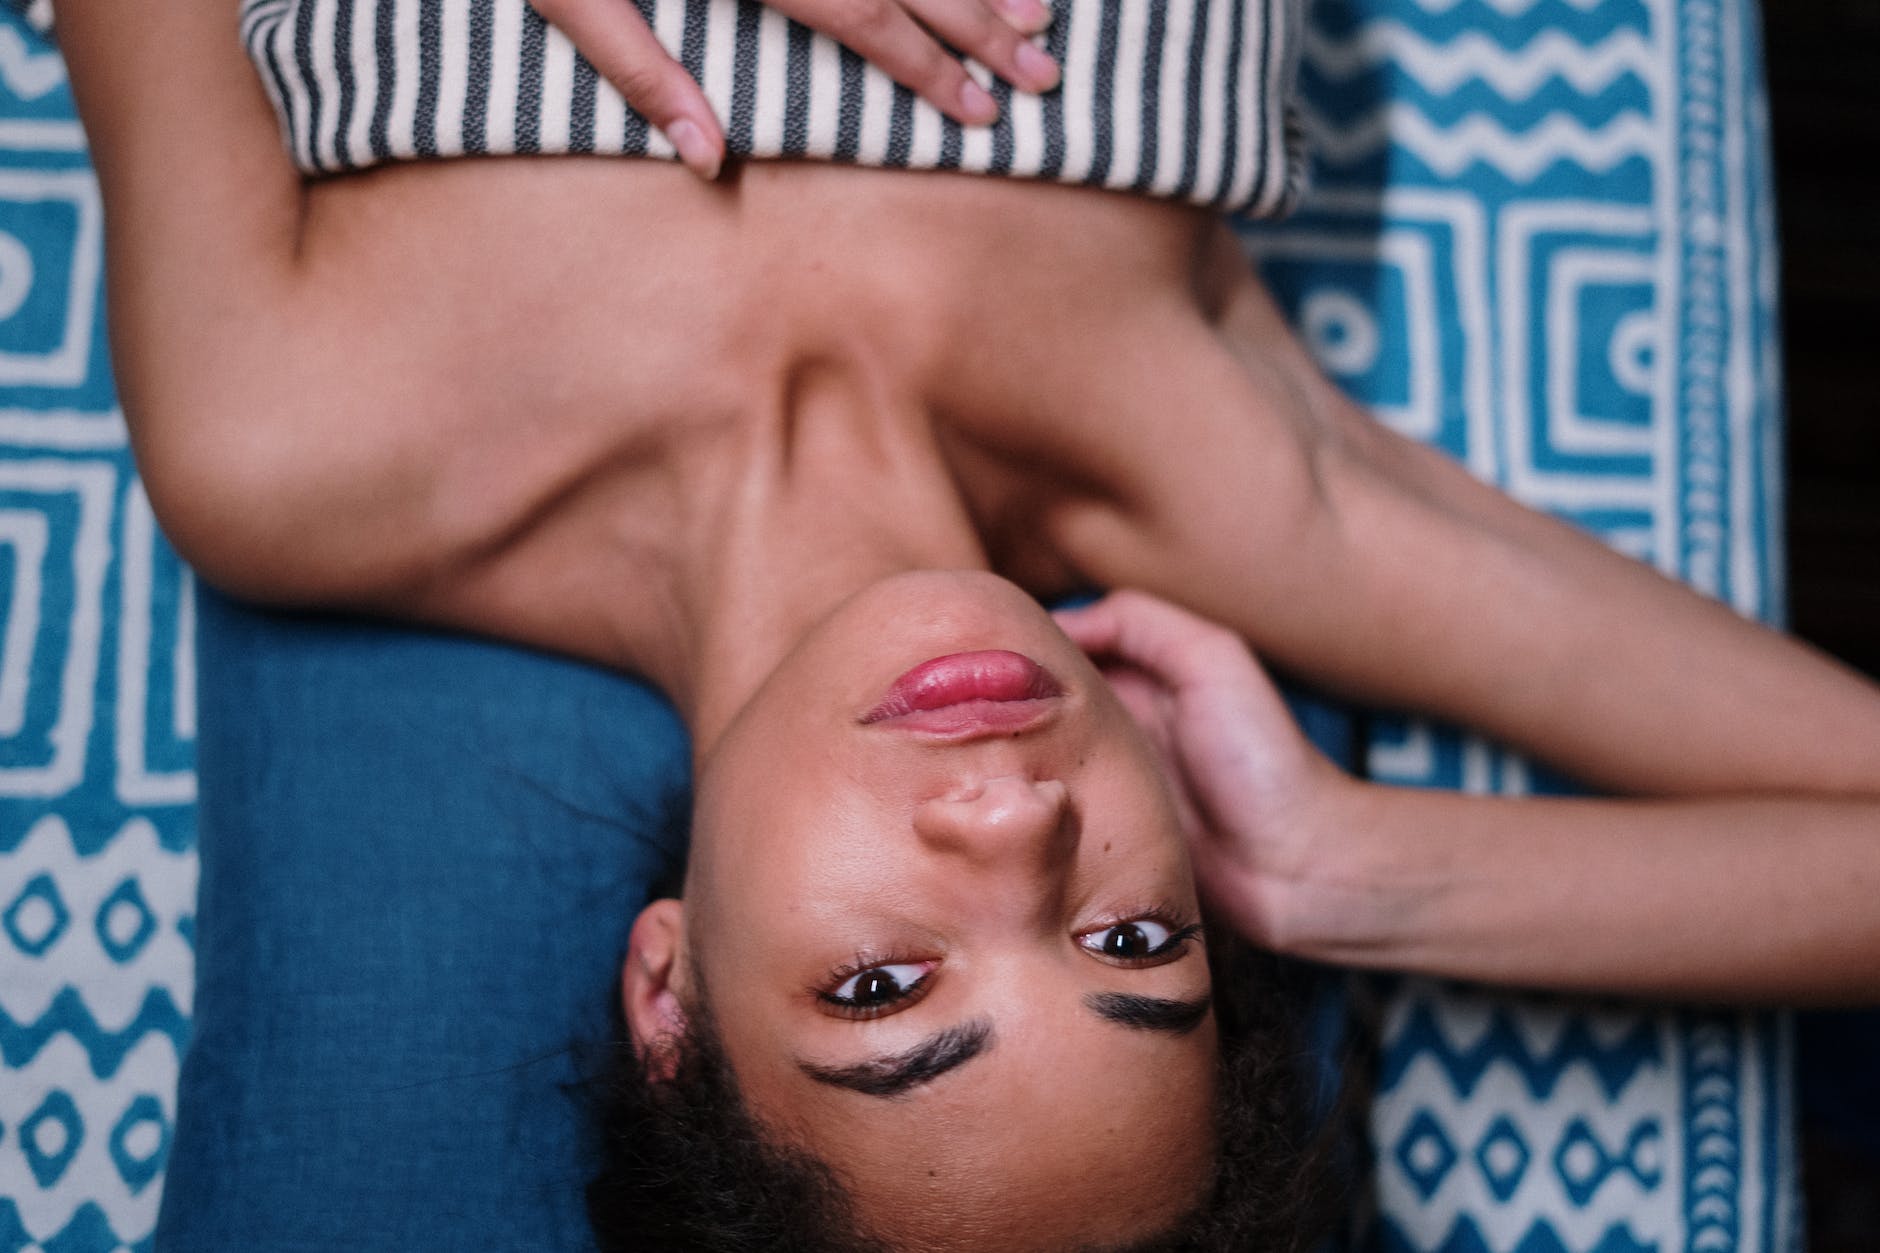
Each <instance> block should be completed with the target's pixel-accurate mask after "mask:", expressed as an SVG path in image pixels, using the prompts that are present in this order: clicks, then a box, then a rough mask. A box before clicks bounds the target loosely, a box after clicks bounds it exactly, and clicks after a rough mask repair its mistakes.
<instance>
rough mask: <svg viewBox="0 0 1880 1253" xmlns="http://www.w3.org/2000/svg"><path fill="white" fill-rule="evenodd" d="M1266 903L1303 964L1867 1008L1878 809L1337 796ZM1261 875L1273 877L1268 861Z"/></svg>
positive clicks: (1781, 803) (1878, 948)
mask: <svg viewBox="0 0 1880 1253" xmlns="http://www.w3.org/2000/svg"><path fill="white" fill-rule="evenodd" d="M1323 813H1324V814H1326V815H1328V816H1332V815H1335V817H1333V818H1332V819H1331V821H1332V822H1333V823H1335V825H1336V826H1337V828H1338V829H1336V830H1333V829H1323V830H1320V831H1315V832H1314V833H1313V838H1312V839H1310V840H1302V841H1298V842H1295V843H1293V845H1292V846H1293V847H1295V848H1300V849H1301V850H1302V851H1301V854H1300V856H1299V857H1298V858H1297V859H1296V864H1295V865H1294V866H1293V867H1292V869H1291V870H1290V872H1277V873H1276V872H1275V870H1274V868H1273V864H1272V862H1273V859H1269V860H1268V863H1267V868H1266V870H1265V871H1263V873H1265V874H1267V875H1268V881H1265V882H1261V881H1258V880H1255V879H1252V878H1243V879H1241V880H1240V881H1239V882H1238V884H1237V886H1236V887H1235V888H1233V889H1231V890H1233V891H1235V892H1238V893H1240V894H1241V895H1242V896H1243V897H1245V898H1248V899H1251V898H1252V897H1253V896H1254V895H1255V894H1258V895H1259V897H1260V899H1262V900H1264V901H1265V902H1267V906H1268V908H1267V913H1266V915H1265V916H1266V917H1267V919H1268V920H1269V922H1270V925H1271V927H1272V930H1273V932H1274V934H1273V935H1272V936H1271V937H1270V938H1271V939H1273V940H1274V941H1276V942H1277V943H1278V944H1279V946H1280V947H1282V948H1284V949H1285V950H1287V951H1290V952H1294V953H1297V954H1299V955H1302V956H1307V957H1312V958H1317V959H1321V960H1327V961H1333V962H1341V963H1349V964H1354V965H1363V966H1374V967H1382V968H1387V969H1394V970H1405V971H1416V972H1422V973H1430V974H1438V975H1444V976H1451V977H1457V978H1467V979H1480V980H1486V981H1491V982H1496V983H1513V984H1523V985H1530V986H1539V987H1551V988H1563V989H1572V990H1581V991H1598V992H1615V993H1623V994H1640V995H1653V996H1669V997H1676V998H1681V999H1692V1000H1702V1001H1727V1002H1773V1001H1782V1002H1810V1003H1834V1002H1873V1001H1876V1000H1880V802H1876V801H1869V800H1841V799H1817V798H1781V797H1769V798H1764V797H1757V798H1742V799H1716V800H1689V801H1618V800H1598V799H1510V798H1489V797H1475V796H1463V795H1457V794H1455V793H1448V792H1434V791H1418V790H1409V789H1395V788H1385V787H1377V786H1371V785H1362V784H1354V785H1350V786H1349V787H1348V788H1346V789H1345V790H1344V792H1343V794H1342V797H1341V799H1340V800H1338V801H1337V802H1336V803H1334V804H1332V805H1330V806H1327V807H1326V808H1325V809H1324V810H1323ZM1278 860H1282V861H1283V860H1284V859H1283V858H1282V859H1278Z"/></svg>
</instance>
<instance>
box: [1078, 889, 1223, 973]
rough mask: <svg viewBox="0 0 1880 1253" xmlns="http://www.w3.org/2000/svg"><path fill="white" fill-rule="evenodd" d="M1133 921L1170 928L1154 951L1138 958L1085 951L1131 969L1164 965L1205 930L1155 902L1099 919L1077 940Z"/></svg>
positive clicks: (1113, 964) (1180, 953)
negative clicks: (1107, 918)
mask: <svg viewBox="0 0 1880 1253" xmlns="http://www.w3.org/2000/svg"><path fill="white" fill-rule="evenodd" d="M1132 922H1153V923H1156V924H1157V925H1159V926H1163V927H1167V928H1168V931H1169V936H1168V939H1166V940H1164V941H1163V942H1162V944H1161V945H1160V946H1159V947H1158V948H1157V949H1156V950H1155V951H1154V952H1152V953H1148V954H1145V955H1144V956H1142V957H1137V958H1118V957H1104V956H1102V955H1101V954H1098V953H1095V952H1094V951H1092V950H1090V949H1088V948H1086V949H1085V951H1086V952H1091V954H1092V956H1095V957H1096V958H1097V959H1098V960H1099V961H1103V962H1107V963H1109V964H1110V965H1112V966H1121V967H1123V968H1125V969H1129V970H1140V969H1146V968H1147V967H1150V966H1161V965H1165V964H1167V963H1168V962H1172V961H1174V960H1175V959H1176V958H1178V957H1180V956H1181V955H1182V954H1183V953H1185V952H1186V951H1187V949H1188V945H1189V943H1190V942H1191V941H1193V940H1196V939H1198V938H1200V937H1201V934H1202V926H1201V924H1200V923H1199V922H1186V923H1185V922H1183V921H1181V915H1180V914H1178V913H1177V912H1176V911H1175V910H1173V909H1170V908H1168V907H1167V906H1162V905H1153V906H1145V907H1143V908H1140V909H1132V910H1126V911H1124V912H1122V913H1119V914H1115V915H1113V916H1112V917H1111V918H1110V920H1109V921H1107V922H1103V923H1099V924H1098V925H1096V926H1094V927H1091V928H1090V929H1089V930H1087V931H1083V932H1080V933H1079V934H1078V936H1077V940H1078V943H1079V944H1082V942H1083V941H1084V940H1085V939H1086V938H1088V937H1090V936H1093V935H1102V934H1103V933H1104V932H1105V931H1108V930H1110V929H1111V928H1112V927H1121V926H1125V925H1127V924H1128V923H1132Z"/></svg>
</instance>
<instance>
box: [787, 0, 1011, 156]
mask: <svg viewBox="0 0 1880 1253" xmlns="http://www.w3.org/2000/svg"><path fill="white" fill-rule="evenodd" d="M952 2H953V3H959V2H960V0H952ZM972 2H973V3H977V0H972ZM775 7H776V8H777V9H778V10H779V11H781V12H783V13H785V14H787V15H789V16H791V17H794V18H796V19H797V20H798V21H799V22H803V23H804V24H805V25H808V26H812V27H814V28H816V29H817V30H820V31H822V32H823V33H824V34H826V35H828V36H830V37H831V38H833V39H835V40H837V41H839V42H841V43H842V44H844V45H846V46H847V47H848V48H849V49H850V50H851V51H853V52H855V53H856V54H857V55H858V56H861V57H862V58H864V59H865V60H867V61H869V62H870V63H871V64H873V65H875V66H877V67H879V68H880V70H881V71H882V72H883V73H884V74H886V75H887V76H888V77H889V78H892V79H893V80H894V81H895V82H897V83H899V84H901V85H902V86H903V87H906V88H907V89H908V90H909V91H912V92H914V93H915V94H917V95H919V96H920V98H921V99H923V100H925V101H927V102H928V103H929V104H931V105H933V107H934V108H936V109H938V110H940V111H941V112H942V113H944V114H946V115H947V116H948V117H950V118H952V119H953V120H954V121H956V122H959V123H960V124H961V125H964V126H990V125H991V124H992V123H993V122H995V121H997V120H998V117H999V106H998V102H997V101H995V100H993V98H992V93H991V92H989V91H987V90H986V89H985V88H984V87H982V86H980V85H979V83H977V82H975V81H974V80H973V78H972V76H971V75H970V74H968V73H967V72H966V67H965V66H964V65H962V64H961V63H960V60H959V58H958V57H955V56H953V55H952V54H951V53H949V52H948V51H947V50H946V49H945V48H943V47H942V46H941V45H940V41H939V40H938V39H936V38H935V37H934V35H933V34H932V33H931V32H929V31H928V30H926V29H925V28H924V27H922V26H921V25H920V23H918V22H916V21H915V20H914V19H913V18H912V17H910V16H909V15H908V13H907V11H906V10H905V9H903V8H902V7H901V4H900V2H899V0H835V2H834V4H833V5H831V4H830V3H828V2H825V3H823V4H821V5H816V4H812V3H808V2H807V0H791V2H790V3H787V4H786V3H783V0H778V3H777V4H776V6H775ZM1007 29H1008V30H1009V29H1010V28H1009V27H1008V28H1007Z"/></svg>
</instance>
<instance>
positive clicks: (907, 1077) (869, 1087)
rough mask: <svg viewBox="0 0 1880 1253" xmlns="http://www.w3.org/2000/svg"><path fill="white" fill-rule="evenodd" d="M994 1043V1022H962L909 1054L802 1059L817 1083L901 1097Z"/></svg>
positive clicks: (806, 1071) (963, 1063)
mask: <svg viewBox="0 0 1880 1253" xmlns="http://www.w3.org/2000/svg"><path fill="white" fill-rule="evenodd" d="M991 1043H992V1024H991V1023H989V1022H986V1021H984V1020H978V1021H974V1022H968V1023H962V1024H961V1025H959V1026H957V1027H948V1028H947V1029H946V1030H945V1031H940V1032H936V1033H935V1034H933V1035H930V1036H928V1037H927V1038H926V1039H925V1040H922V1041H921V1042H920V1043H919V1044H916V1045H915V1046H914V1047H913V1048H911V1049H909V1050H908V1051H907V1052H905V1053H894V1054H889V1055H887V1056H884V1057H871V1058H869V1059H868V1060H867V1061H865V1062H857V1063H855V1064H854V1065H853V1066H818V1065H816V1064H815V1063H814V1062H805V1061H799V1062H798V1063H797V1065H798V1066H801V1067H802V1068H803V1073H804V1074H806V1075H808V1076H809V1077H810V1078H812V1079H814V1080H815V1081H816V1082H817V1083H826V1084H829V1085H830V1086H832V1087H837V1088H848V1089H849V1090H850V1091H853V1092H860V1093H862V1094H863V1095H864V1096H899V1095H901V1094H902V1093H903V1092H905V1091H907V1090H908V1089H909V1088H912V1087H916V1086H918V1085H920V1084H923V1083H928V1082H930V1081H932V1080H934V1079H937V1078H939V1077H940V1076H941V1075H944V1074H945V1073H946V1072H947V1071H949V1070H952V1069H953V1068H954V1067H955V1066H963V1065H965V1064H966V1063H967V1062H970V1061H971V1060H973V1058H975V1057H977V1056H979V1055H980V1054H981V1053H983V1052H985V1051H986V1048H987V1046H988V1045H990V1044H991Z"/></svg>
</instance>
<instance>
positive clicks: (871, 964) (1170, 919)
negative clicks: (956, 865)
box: [811, 906, 1202, 1022]
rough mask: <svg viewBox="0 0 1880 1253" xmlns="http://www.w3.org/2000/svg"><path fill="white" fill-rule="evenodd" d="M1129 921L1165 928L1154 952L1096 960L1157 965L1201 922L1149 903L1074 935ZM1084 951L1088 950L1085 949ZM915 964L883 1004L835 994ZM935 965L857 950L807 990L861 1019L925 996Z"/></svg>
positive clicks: (831, 1008)
mask: <svg viewBox="0 0 1880 1253" xmlns="http://www.w3.org/2000/svg"><path fill="white" fill-rule="evenodd" d="M1132 922H1153V923H1156V924H1157V925H1159V926H1163V927H1166V928H1168V931H1169V936H1168V939H1166V940H1164V941H1163V942H1162V944H1161V945H1160V946H1159V947H1158V948H1157V949H1156V950H1155V951H1154V952H1152V953H1148V954H1146V955H1144V956H1142V957H1137V958H1116V957H1103V956H1101V955H1096V954H1093V955H1095V956H1097V957H1098V960H1099V961H1104V962H1108V963H1109V964H1110V965H1113V966H1121V967H1124V968H1126V969H1143V968H1147V967H1150V966H1160V965H1164V964H1166V963H1168V962H1171V961H1174V960H1175V959H1176V958H1178V957H1180V956H1181V955H1182V954H1183V953H1184V952H1185V951H1186V950H1187V948H1188V945H1189V943H1190V942H1192V941H1193V940H1195V939H1197V938H1199V937H1200V936H1201V930H1202V929H1201V924H1200V923H1198V922H1190V923H1183V922H1181V921H1180V920H1179V918H1178V916H1177V915H1176V913H1175V911H1174V910H1172V909H1168V908H1166V907H1164V906H1152V907H1148V908H1143V909H1134V910H1126V911H1123V912H1121V913H1118V914H1116V915H1114V916H1113V917H1112V918H1111V920H1110V921H1108V922H1103V923H1099V924H1098V925H1097V926H1094V927H1091V928H1090V929H1089V930H1087V931H1082V932H1079V933H1078V934H1077V936H1076V937H1075V938H1076V940H1077V942H1078V943H1079V945H1082V943H1083V941H1084V939H1085V938H1086V937H1088V936H1093V935H1101V934H1103V933H1104V932H1105V931H1108V930H1110V929H1111V928H1112V927H1120V926H1124V925H1126V924H1128V923H1132ZM1086 951H1090V950H1088V949H1086ZM919 965H925V966H927V967H928V969H927V971H926V972H925V973H924V974H922V975H921V977H920V978H918V979H916V980H915V981H914V982H913V983H912V984H910V985H909V986H908V987H907V988H905V989H904V990H903V991H902V993H901V995H899V996H897V997H895V998H894V999H893V1000H891V1001H888V1002H885V1003H884V1004H881V1005H852V1004H850V1003H848V1002H847V1001H844V1000H842V999H841V998H840V997H838V996H836V995H835V989H836V988H839V987H841V986H842V985H843V984H845V983H847V982H848V981H849V980H850V979H853V978H854V977H855V976H856V975H859V974H864V973H866V972H868V971H870V970H879V969H881V968H883V967H886V966H919ZM938 965H939V963H938V962H936V961H933V960H932V959H931V958H917V957H907V956H882V955H879V954H871V953H857V954H856V955H855V957H854V958H853V959H851V960H850V961H848V962H846V963H844V964H843V965H841V966H838V967H836V968H835V969H833V970H831V971H830V972H829V973H828V975H826V976H825V977H824V979H823V983H822V986H821V987H817V988H812V989H811V991H812V992H813V993H814V994H815V997H816V999H817V1000H818V1001H820V1002H821V1003H822V1005H823V1006H824V1008H825V1010H826V1012H829V1013H832V1014H835V1015H836V1016H837V1017H841V1018H849V1019H854V1020H856V1021H858V1022H864V1021H867V1020H868V1019H871V1018H880V1017H883V1016H885V1015H887V1014H895V1013H899V1012H900V1011H902V1010H904V1009H908V1008H910V1007H911V1006H913V1005H914V1004H915V1003H916V1002H917V1001H919V1000H920V999H921V998H922V997H924V996H926V995H927V992H928V989H929V988H930V987H931V986H932V985H933V974H934V969H933V968H934V967H936V966H938Z"/></svg>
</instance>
